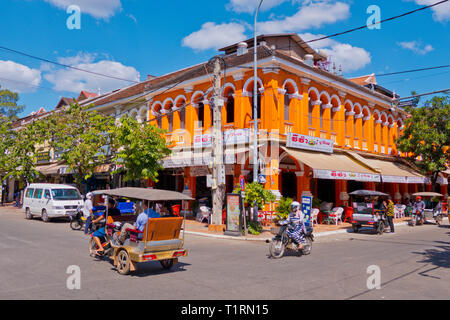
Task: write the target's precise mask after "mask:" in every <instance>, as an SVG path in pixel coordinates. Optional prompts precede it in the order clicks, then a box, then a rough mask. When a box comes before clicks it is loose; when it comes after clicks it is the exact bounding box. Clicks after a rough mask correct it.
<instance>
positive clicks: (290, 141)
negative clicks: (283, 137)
mask: <svg viewBox="0 0 450 320" xmlns="http://www.w3.org/2000/svg"><path fill="white" fill-rule="evenodd" d="M333 144H334V141H333V140H328V139H321V138H316V137H311V136H305V135H302V134H298V133H292V132H289V133H288V134H287V141H286V146H287V147H288V148H297V149H306V150H312V151H321V152H327V153H333Z"/></svg>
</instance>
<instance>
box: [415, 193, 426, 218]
mask: <svg viewBox="0 0 450 320" xmlns="http://www.w3.org/2000/svg"><path fill="white" fill-rule="evenodd" d="M424 210H425V202H423V201H422V197H421V196H417V198H416V202H414V206H413V212H414V213H416V212H417V211H419V212H420V215H421V217H422V221H423V220H424V215H423V212H424Z"/></svg>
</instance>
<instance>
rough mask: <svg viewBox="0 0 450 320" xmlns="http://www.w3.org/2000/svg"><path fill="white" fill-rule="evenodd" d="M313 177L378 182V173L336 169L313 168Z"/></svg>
mask: <svg viewBox="0 0 450 320" xmlns="http://www.w3.org/2000/svg"><path fill="white" fill-rule="evenodd" d="M314 178H317V179H331V180H355V181H364V182H380V175H379V174H372V173H359V172H347V171H337V170H317V169H314Z"/></svg>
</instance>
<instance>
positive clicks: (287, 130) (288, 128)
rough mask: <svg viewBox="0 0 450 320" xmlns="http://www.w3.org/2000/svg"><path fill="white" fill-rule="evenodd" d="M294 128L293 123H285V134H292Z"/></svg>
mask: <svg viewBox="0 0 450 320" xmlns="http://www.w3.org/2000/svg"><path fill="white" fill-rule="evenodd" d="M293 127H294V126H293V124H292V123H291V122H285V123H284V133H285V134H288V133H290V132H292V129H293Z"/></svg>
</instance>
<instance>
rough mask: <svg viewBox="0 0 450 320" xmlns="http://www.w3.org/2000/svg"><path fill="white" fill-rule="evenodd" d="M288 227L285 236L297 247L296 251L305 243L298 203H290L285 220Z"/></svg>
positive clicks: (303, 226) (302, 221) (303, 227)
mask: <svg viewBox="0 0 450 320" xmlns="http://www.w3.org/2000/svg"><path fill="white" fill-rule="evenodd" d="M287 222H288V223H289V226H288V228H287V230H286V234H287V235H288V236H289V237H290V238H291V239H292V240H293V241H294V242H295V244H297V245H298V249H302V248H303V243H305V237H304V235H305V234H306V228H305V224H304V215H303V213H302V211H301V210H300V203H298V202H297V201H294V202H292V203H291V212H290V213H289V216H288V218H287Z"/></svg>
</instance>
